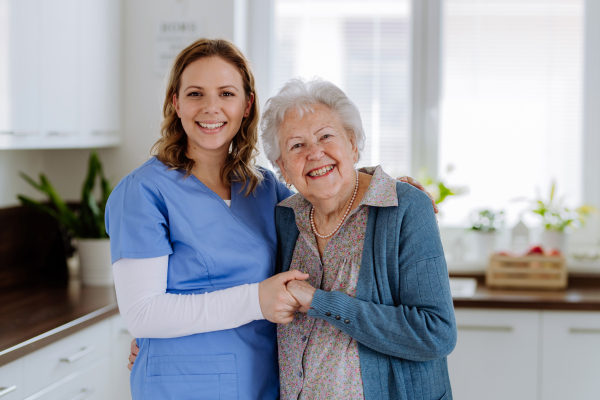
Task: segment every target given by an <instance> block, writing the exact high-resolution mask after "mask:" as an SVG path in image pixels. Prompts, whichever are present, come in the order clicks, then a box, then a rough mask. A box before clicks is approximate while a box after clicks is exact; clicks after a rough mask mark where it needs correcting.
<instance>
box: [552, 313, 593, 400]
mask: <svg viewBox="0 0 600 400" xmlns="http://www.w3.org/2000/svg"><path fill="white" fill-rule="evenodd" d="M542 321H543V322H542V329H543V335H542V358H541V360H542V362H541V369H542V382H541V383H542V385H541V386H542V398H543V399H544V400H564V399H577V400H592V399H594V400H596V399H598V398H600V313H598V312H576V311H572V312H543V313H542Z"/></svg>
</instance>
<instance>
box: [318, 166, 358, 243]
mask: <svg viewBox="0 0 600 400" xmlns="http://www.w3.org/2000/svg"><path fill="white" fill-rule="evenodd" d="M357 192H358V171H356V186H355V187H354V194H353V195H352V200H350V205H349V206H348V209H347V210H346V212H345V213H344V216H343V217H342V220H341V221H340V223H339V224H338V225H337V226H336V227H335V229H334V230H333V231H332V232H331V233H330V234H329V235H320V234H319V232H317V227H316V226H315V217H314V216H315V207H313V208H311V209H310V226H311V227H312V230H313V232H314V233H315V235H316V236H318V237H320V238H322V239H326V238H328V237H330V236H333V234H334V233H336V232H337V231H338V229H340V226H342V224H343V223H344V221H345V220H346V216H347V215H348V213H349V212H350V209H351V208H352V204H354V199H355V198H356V193H357Z"/></svg>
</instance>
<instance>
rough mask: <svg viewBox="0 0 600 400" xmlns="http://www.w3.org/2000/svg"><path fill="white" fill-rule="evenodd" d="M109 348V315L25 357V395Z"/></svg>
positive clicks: (58, 378) (60, 377) (95, 358)
mask: <svg viewBox="0 0 600 400" xmlns="http://www.w3.org/2000/svg"><path fill="white" fill-rule="evenodd" d="M109 352H110V319H106V320H104V321H102V322H99V323H97V324H94V325H92V326H90V327H89V328H86V329H84V330H82V331H79V332H77V333H74V334H72V335H70V336H68V337H66V338H64V339H61V340H59V341H58V342H55V343H52V344H50V345H48V346H46V347H44V348H42V349H40V350H37V351H35V352H33V353H31V354H29V355H27V356H25V357H23V371H25V375H24V376H23V384H24V387H25V391H24V392H23V394H22V396H24V397H26V396H30V395H32V394H33V393H36V392H38V391H40V390H41V389H43V388H45V387H47V386H49V385H51V384H53V383H55V382H57V381H59V380H61V379H62V378H64V377H66V376H67V375H69V374H72V373H73V372H76V371H79V370H81V369H82V368H84V367H86V366H88V365H90V364H92V363H93V362H94V361H96V360H99V359H101V358H102V357H104V356H107V355H108V354H109ZM0 400H3V399H0Z"/></svg>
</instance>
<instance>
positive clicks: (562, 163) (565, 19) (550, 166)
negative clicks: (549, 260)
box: [439, 0, 584, 225]
mask: <svg viewBox="0 0 600 400" xmlns="http://www.w3.org/2000/svg"><path fill="white" fill-rule="evenodd" d="M442 26H443V28H442V37H443V50H442V54H443V56H442V57H443V58H442V59H443V62H442V82H443V84H442V95H441V100H442V101H441V108H440V109H441V117H440V136H439V153H440V154H439V160H440V161H439V169H440V174H442V176H443V175H445V174H446V173H445V171H444V170H445V168H446V167H447V166H448V165H453V166H454V167H455V169H454V171H453V172H452V173H451V174H450V175H449V176H448V181H449V182H451V183H454V184H457V185H465V186H468V187H469V193H468V194H466V195H463V196H461V197H460V198H456V199H451V200H449V201H448V203H447V204H444V216H443V221H444V223H446V224H453V225H462V224H464V223H467V222H468V215H469V212H470V211H472V210H473V209H476V208H482V207H491V208H494V209H505V210H507V211H508V217H509V221H511V222H512V221H514V220H515V219H516V218H518V217H519V213H520V212H521V211H522V210H523V209H524V207H525V204H524V203H523V202H515V201H514V199H516V198H519V197H524V196H525V197H527V198H529V199H533V198H535V197H536V189H539V190H541V193H542V195H543V196H547V195H548V193H549V190H550V185H551V182H552V181H553V180H555V181H556V184H557V191H558V193H559V194H563V195H564V194H568V197H567V198H566V200H567V201H568V202H569V203H571V204H572V205H579V204H581V202H582V201H583V199H582V183H583V179H582V167H583V163H582V149H583V144H582V139H583V134H582V115H583V109H582V100H583V93H582V80H583V61H584V58H583V49H584V46H583V45H584V4H583V0H446V1H445V2H444V20H443V24H442Z"/></svg>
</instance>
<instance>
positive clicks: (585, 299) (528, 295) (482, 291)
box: [451, 274, 600, 311]
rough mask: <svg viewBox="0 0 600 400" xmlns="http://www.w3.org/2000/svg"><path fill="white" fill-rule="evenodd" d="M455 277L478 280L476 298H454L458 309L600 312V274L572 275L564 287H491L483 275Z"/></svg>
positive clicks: (454, 275)
mask: <svg viewBox="0 0 600 400" xmlns="http://www.w3.org/2000/svg"><path fill="white" fill-rule="evenodd" d="M451 277H456V278H466V277H468V278H475V279H477V281H478V282H477V289H476V290H475V294H474V295H473V297H469V298H455V299H454V307H455V308H502V309H520V310H557V311H559V310H565V311H600V277H598V275H583V274H580V275H576V274H572V275H570V276H569V283H568V287H567V289H565V290H519V289H490V288H488V287H486V286H485V282H484V276H483V275H469V274H451Z"/></svg>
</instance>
